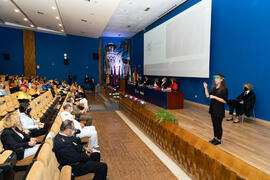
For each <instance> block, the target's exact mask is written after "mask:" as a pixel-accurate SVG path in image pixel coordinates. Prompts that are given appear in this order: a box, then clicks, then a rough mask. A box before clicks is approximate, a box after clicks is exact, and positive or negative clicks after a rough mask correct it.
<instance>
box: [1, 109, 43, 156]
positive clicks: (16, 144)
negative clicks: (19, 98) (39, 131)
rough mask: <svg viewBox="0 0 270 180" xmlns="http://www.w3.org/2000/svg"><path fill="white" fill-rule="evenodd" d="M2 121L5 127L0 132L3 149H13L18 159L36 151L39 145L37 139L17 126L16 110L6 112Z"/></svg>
mask: <svg viewBox="0 0 270 180" xmlns="http://www.w3.org/2000/svg"><path fill="white" fill-rule="evenodd" d="M2 121H4V127H5V129H4V130H3V131H2V134H1V141H2V144H3V147H4V149H5V150H12V151H14V152H15V153H16V155H17V159H18V160H21V159H24V158H26V157H28V156H31V155H34V154H35V153H36V152H37V150H38V147H39V145H37V139H36V138H31V136H29V135H28V134H26V133H24V132H23V131H21V130H20V129H19V128H18V125H19V115H18V112H17V111H15V112H13V113H9V114H7V115H6V117H5V118H4V119H3V120H2Z"/></svg>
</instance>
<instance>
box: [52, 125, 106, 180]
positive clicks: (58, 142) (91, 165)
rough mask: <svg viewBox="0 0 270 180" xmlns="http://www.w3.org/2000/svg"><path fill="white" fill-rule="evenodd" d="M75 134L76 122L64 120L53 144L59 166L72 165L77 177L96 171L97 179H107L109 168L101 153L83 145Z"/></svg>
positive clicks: (95, 177)
mask: <svg viewBox="0 0 270 180" xmlns="http://www.w3.org/2000/svg"><path fill="white" fill-rule="evenodd" d="M73 134H74V122H73V121H72V120H65V121H63V122H62V124H61V127H60V132H59V133H58V134H57V135H56V136H55V138H54V144H53V151H54V152H55V155H56V158H57V161H58V162H59V168H60V169H61V168H62V167H63V166H65V165H70V166H71V167H72V174H73V175H74V176H75V177H77V176H82V175H85V174H88V173H94V174H95V176H94V179H95V180H106V177H107V169H108V168H107V164H106V163H103V162H100V153H98V152H93V149H91V148H90V147H86V146H82V145H81V144H80V143H78V140H77V138H76V137H74V136H73Z"/></svg>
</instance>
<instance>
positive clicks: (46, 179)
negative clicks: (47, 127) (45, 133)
mask: <svg viewBox="0 0 270 180" xmlns="http://www.w3.org/2000/svg"><path fill="white" fill-rule="evenodd" d="M52 148H53V141H52V140H51V139H50V138H49V139H46V141H45V143H44V145H43V146H42V147H41V150H40V152H39V154H38V156H37V161H36V162H35V163H34V165H33V166H32V167H31V169H30V171H29V173H28V175H27V178H26V179H27V180H32V179H39V180H59V179H63V180H66V179H69V180H70V179H71V166H64V167H63V168H62V170H61V172H60V170H59V169H58V166H59V163H58V161H57V159H56V156H55V154H54V152H53V151H52ZM41 170H42V171H43V172H36V171H41Z"/></svg>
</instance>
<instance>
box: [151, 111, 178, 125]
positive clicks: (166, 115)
mask: <svg viewBox="0 0 270 180" xmlns="http://www.w3.org/2000/svg"><path fill="white" fill-rule="evenodd" d="M155 115H156V117H157V119H158V123H162V122H164V121H168V122H171V123H176V122H177V119H176V118H175V116H174V115H173V114H172V113H170V112H169V111H168V110H165V109H161V110H159V111H157V112H155Z"/></svg>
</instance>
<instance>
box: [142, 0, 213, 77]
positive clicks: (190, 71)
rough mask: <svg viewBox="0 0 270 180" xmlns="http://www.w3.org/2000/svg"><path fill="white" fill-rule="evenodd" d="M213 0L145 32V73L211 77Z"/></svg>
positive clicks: (206, 0) (204, 0)
mask: <svg viewBox="0 0 270 180" xmlns="http://www.w3.org/2000/svg"><path fill="white" fill-rule="evenodd" d="M211 5H212V2H211V0H202V1H200V2H199V3H197V4H195V5H193V6H192V7H190V8H188V9H186V10H185V11H183V12H181V13H180V14H178V15H176V16H175V17H173V18H171V19H169V20H168V21H166V22H164V23H163V24H161V25H159V26H157V27H155V28H154V29H152V30H150V31H148V32H146V33H144V74H145V75H156V76H176V77H200V78H208V77H209V62H210V60H209V59H210V33H211Z"/></svg>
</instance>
